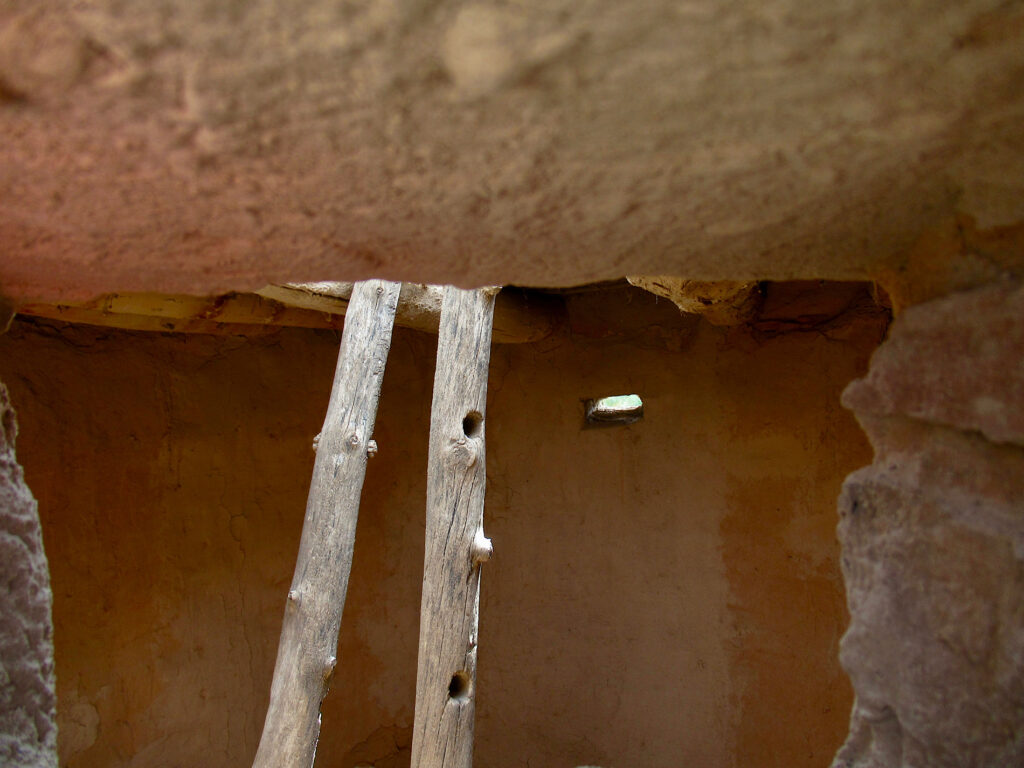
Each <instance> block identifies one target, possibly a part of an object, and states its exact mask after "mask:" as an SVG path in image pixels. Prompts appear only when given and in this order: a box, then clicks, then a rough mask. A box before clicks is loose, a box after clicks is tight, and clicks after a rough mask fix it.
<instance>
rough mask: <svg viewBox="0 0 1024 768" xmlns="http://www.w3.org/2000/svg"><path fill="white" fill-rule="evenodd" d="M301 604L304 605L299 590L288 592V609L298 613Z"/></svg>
mask: <svg viewBox="0 0 1024 768" xmlns="http://www.w3.org/2000/svg"><path fill="white" fill-rule="evenodd" d="M301 604H302V594H301V593H300V592H299V590H297V589H292V590H289V591H288V603H287V605H288V607H289V608H291V609H292V610H293V611H297V610H298V609H299V605H301Z"/></svg>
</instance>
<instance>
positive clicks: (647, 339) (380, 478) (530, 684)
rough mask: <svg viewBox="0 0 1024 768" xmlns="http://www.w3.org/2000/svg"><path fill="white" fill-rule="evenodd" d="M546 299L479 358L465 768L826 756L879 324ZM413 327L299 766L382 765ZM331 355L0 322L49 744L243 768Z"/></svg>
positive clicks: (420, 495) (412, 487)
mask: <svg viewBox="0 0 1024 768" xmlns="http://www.w3.org/2000/svg"><path fill="white" fill-rule="evenodd" d="M571 305H572V306H571V312H570V316H571V318H572V321H571V323H570V325H569V327H568V328H566V329H564V330H563V331H562V332H561V333H559V334H558V335H556V336H554V337H552V338H549V339H547V340H545V341H543V342H539V343H536V344H531V345H520V346H511V345H508V346H497V347H495V349H494V352H493V356H492V366H491V378H490V392H489V401H488V408H489V412H488V425H487V439H488V447H487V461H488V467H487V469H488V492H487V509H486V513H485V530H486V532H487V534H488V535H489V536H490V537H491V538H492V540H493V542H494V546H495V556H494V558H493V559H492V560H491V562H489V563H488V564H487V565H486V566H485V571H484V575H483V594H482V606H481V630H480V668H479V685H478V690H479V694H478V703H477V707H478V709H477V729H476V751H475V755H476V759H475V764H476V765H477V766H480V767H481V768H512V767H513V766H515V767H516V768H519V767H520V766H523V765H526V764H528V765H532V766H542V767H545V768H546V767H547V766H552V767H553V766H575V765H582V764H593V765H603V766H620V767H621V766H629V765H635V766H647V767H648V768H676V767H677V766H680V765H699V766H708V767H709V768H718V767H721V768H726V767H730V768H731V767H733V766H746V765H757V766H761V767H763V768H771V767H772V766H779V767H780V768H781V767H782V766H786V768H791V767H793V766H808V767H809V766H822V765H826V764H827V763H828V761H829V760H830V759H831V757H832V755H833V754H834V753H835V751H836V749H837V748H838V747H839V745H840V744H841V743H842V742H843V739H844V737H845V734H846V730H847V724H848V718H849V713H850V707H851V701H852V697H851V690H850V687H849V683H848V681H847V679H846V678H845V676H844V675H843V673H842V671H841V669H840V667H839V662H838V658H837V657H838V643H839V638H840V636H841V635H842V632H843V631H844V629H845V627H846V624H847V615H846V609H845V607H844V595H843V584H842V579H841V576H840V571H839V565H838V545H837V544H836V539H835V527H836V522H837V515H836V511H835V499H836V497H837V496H838V494H839V489H840V486H841V483H842V481H843V478H844V477H845V476H846V475H847V474H848V473H849V472H851V471H852V470H855V469H857V468H858V467H861V466H863V465H865V464H867V463H869V462H870V460H871V450H870V447H869V446H868V443H867V441H866V439H865V437H864V435H863V434H862V432H861V431H860V429H859V428H858V427H857V425H856V423H855V421H854V419H853V417H852V416H851V415H850V414H849V413H848V412H846V411H844V410H843V409H842V408H841V407H840V404H839V395H840V392H841V391H842V389H843V387H844V386H845V385H846V384H847V383H848V382H850V381H851V380H853V379H854V378H856V377H858V376H860V375H863V373H864V371H865V370H866V365H867V358H868V355H869V354H870V352H871V350H872V349H873V348H874V347H875V346H876V345H877V343H878V342H879V341H880V338H881V335H882V333H883V331H884V319H883V318H881V317H880V316H879V315H877V314H876V315H869V316H867V317H850V318H849V319H848V320H847V321H843V322H835V323H832V324H831V325H828V326H827V327H814V328H805V329H801V327H800V325H799V324H790V325H787V324H786V323H785V322H782V321H779V322H778V323H776V324H774V325H773V324H771V323H769V324H766V325H762V326H760V327H759V328H758V329H750V328H734V329H722V328H714V327H712V326H709V325H707V324H705V323H702V322H696V321H692V320H685V319H683V318H682V317H681V316H680V315H679V313H678V312H677V311H676V310H675V308H674V307H673V306H672V305H671V304H670V303H669V302H667V301H661V302H656V300H655V299H654V298H653V297H650V296H647V295H646V294H643V293H641V292H639V291H629V292H623V293H621V295H619V296H618V297H617V298H616V299H615V300H614V301H612V300H609V299H607V298H605V299H604V300H602V301H600V302H598V301H592V300H590V299H588V298H587V297H586V296H581V297H579V298H577V299H573V300H572V301H571ZM435 344H436V338H435V337H432V336H429V335H426V334H420V333H417V332H412V331H405V330H402V329H398V330H396V332H395V338H394V343H393V346H392V351H391V357H390V360H389V364H388V370H387V374H386V377H385V383H384V391H383V395H382V400H381V407H380V415H379V417H378V420H377V429H376V435H375V438H376V440H377V442H378V443H379V446H380V452H379V455H378V456H377V457H376V458H375V459H374V460H373V461H372V462H371V463H370V466H369V470H368V474H367V480H366V485H365V489H364V494H363V504H362V508H361V514H360V521H359V528H358V533H357V539H356V548H355V560H354V565H353V571H352V577H351V582H350V588H349V595H348V602H347V604H346V609H345V619H344V622H343V626H342V637H341V642H340V645H339V668H338V673H337V675H336V677H335V681H334V684H333V688H332V691H331V694H330V695H329V696H328V698H327V699H326V701H325V703H324V708H323V728H322V736H321V742H320V745H319V750H318V757H317V765H318V766H339V767H342V766H344V767H345V768H348V767H350V766H356V765H374V766H377V768H392V767H393V766H401V765H405V764H407V761H408V748H409V742H410V738H411V725H412V717H413V711H412V707H413V700H414V682H415V664H416V645H417V624H418V616H419V604H418V601H419V587H420V578H421V571H422V558H423V555H422V547H423V516H424V502H425V476H426V472H425V468H426V452H427V433H428V419H429V410H430V387H431V383H432V380H433V359H434V351H435ZM336 352H337V335H336V334H335V333H333V332H327V331H301V330H282V331H279V332H275V333H271V334H268V335H266V336H261V337H255V338H252V339H242V338H232V337H215V336H203V335H190V336H183V335H158V334H140V333H131V332H124V331H111V330H104V329H93V328H87V327H84V326H81V327H70V326H60V325H58V324H49V323H46V322H42V321H40V322H22V321H16V323H15V325H14V326H13V327H12V329H11V331H10V332H9V334H8V335H6V336H4V337H0V379H2V380H3V381H4V382H5V383H6V384H7V385H8V387H9V389H10V392H11V399H12V402H13V403H14V405H15V407H16V408H17V409H18V412H19V418H20V422H21V425H22V429H21V434H20V436H19V445H18V447H19V458H20V461H21V462H22V464H23V465H24V468H25V475H26V479H27V481H28V484H29V486H30V487H31V488H32V489H33V491H34V493H35V494H36V496H37V498H38V501H39V511H40V516H41V519H42V523H43V535H44V540H45V544H46V551H47V554H48V557H49V561H50V568H51V574H52V585H53V593H54V641H55V646H56V663H57V689H58V721H59V750H60V754H61V764H62V765H67V766H68V767H69V768H85V767H87V766H128V765H130V766H133V767H135V768H142V767H143V766H167V765H189V766H244V765H246V764H247V763H248V762H249V761H250V760H251V758H252V756H253V754H254V753H255V750H256V744H257V741H258V738H259V731H260V728H261V726H262V721H263V715H264V712H265V707H266V701H267V696H268V692H269V684H270V677H271V673H272V668H273V663H274V655H275V652H276V644H277V637H278V632H279V629H280V620H281V615H282V611H283V605H284V598H285V594H286V590H287V586H288V583H289V582H290V580H291V575H292V568H293V566H294V558H295V553H296V551H297V545H298V537H299V531H300V526H301V523H302V516H303V510H304V506H305V494H306V490H307V487H308V482H309V477H310V472H311V469H312V463H313V453H312V451H311V449H310V443H311V441H312V438H313V436H314V435H315V434H316V433H317V432H318V431H319V428H320V423H321V421H322V419H323V414H324V410H325V408H326V404H327V398H328V394H329V387H330V382H331V373H332V370H333V367H334V361H335V355H336ZM630 392H636V393H638V394H640V395H641V396H642V397H643V398H644V402H645V406H646V416H645V418H644V420H643V421H642V422H640V423H638V424H635V425H632V426H629V427H622V428H606V429H582V428H581V427H582V419H583V416H582V414H583V411H582V405H581V402H580V401H581V398H586V397H593V396H600V395H606V394H622V393H630Z"/></svg>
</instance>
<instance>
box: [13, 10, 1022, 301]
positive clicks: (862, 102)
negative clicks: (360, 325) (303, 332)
mask: <svg viewBox="0 0 1024 768" xmlns="http://www.w3.org/2000/svg"><path fill="white" fill-rule="evenodd" d="M1022 37H1024V16H1022V12H1021V8H1020V6H1019V5H1018V4H1015V3H1004V2H1000V1H999V0H962V1H961V2H957V3H949V2H945V1H944V0H921V1H920V2H914V3H906V2H902V1H901V0H863V1H862V2H858V3H855V4H844V3H819V2H810V1H809V0H739V2H731V3H722V2H719V0H689V1H688V2H679V1H678V0H651V1H649V2H644V3H622V2H619V1H618V0H589V1H588V2H579V0H548V1H547V2H543V3H505V2H497V1H496V0H351V1H350V2H344V3H339V2H335V0H308V1H307V2H304V3H302V4H301V7H292V5H291V4H287V3H281V2H264V3H244V2H224V0H160V2H150V3H143V4H139V3H126V2H125V1H124V0H88V1H87V2H72V1H71V0H9V2H6V3H4V5H3V8H2V9H0V135H2V136H3V137H4V141H3V142H2V143H0V197H2V199H3V201H4V204H3V207H2V209H0V247H2V249H3V253H4V258H3V261H2V262H0V289H2V290H3V291H4V292H6V293H8V294H9V295H12V296H14V297H19V298H21V297H35V298H47V299H53V298H55V297H57V296H61V295H77V296H80V297H81V296H83V295H86V294H95V293H98V292H102V291H112V290H127V289H134V290H157V291H171V292H190V293H208V292H213V291H223V290H228V289H245V288H257V287H259V286H261V285H263V284H265V283H267V282H271V281H283V280H336V279H356V278H359V277H366V276H378V277H392V278H402V279H405V280H419V281H429V282H436V283H444V282H459V283H463V284H468V283H474V284H478V285H479V284H506V283H510V282H517V283H520V284H545V285H572V284H578V283H583V282H588V281H592V280H596V279H603V278H611V277H621V276H622V275H624V274H656V275H657V274H675V275H680V276H683V277H686V278H693V279H734V280H746V279H780V278H793V277H803V278H817V277H824V278H832V279H850V278H855V279H863V278H865V277H871V276H874V275H876V274H877V273H878V272H879V271H884V270H897V271H898V270H899V269H900V268H901V267H902V266H903V265H904V261H905V257H906V254H907V252H908V249H909V248H910V247H911V246H912V245H913V244H914V243H915V242H916V241H917V240H918V239H919V238H920V237H921V235H922V233H925V232H930V231H932V229H933V228H934V227H936V226H938V225H939V224H940V223H942V222H948V221H950V220H951V217H952V215H953V214H955V213H957V212H960V213H963V214H966V215H968V216H970V217H972V218H973V219H974V220H975V221H976V223H977V226H978V227H980V228H982V229H984V230H990V229H993V228H996V227H1000V226H1005V225H1011V224H1021V223H1024V205H1022V202H1021V201H1022V200H1024V195H1022V194H1021V191H1022V190H1021V186H1022V182H1021V179H1024V143H1022V142H1024V138H1022V132H1021V131H1020V124H1021V120H1022V116H1024V89H1022V88H1021V82H1022V80H1024V62H1022V59H1021V57H1020V53H1019V52H1020V49H1021V45H1022ZM959 266H961V265H959V264H954V265H953V266H952V267H951V269H952V270H953V271H955V270H956V269H957V268H958V267H959ZM1018 266H1019V262H1018ZM922 273H923V274H926V273H927V270H922Z"/></svg>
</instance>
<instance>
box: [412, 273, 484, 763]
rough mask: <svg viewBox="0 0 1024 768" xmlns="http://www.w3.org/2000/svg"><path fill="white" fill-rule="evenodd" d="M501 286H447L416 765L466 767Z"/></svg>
mask: <svg viewBox="0 0 1024 768" xmlns="http://www.w3.org/2000/svg"><path fill="white" fill-rule="evenodd" d="M496 293H497V290H496V289H481V290H475V291H466V290H461V289H459V288H452V287H448V288H446V289H445V293H444V300H443V303H442V306H441V322H440V328H439V332H438V342H437V368H436V370H435V373H434V398H433V404H432V406H431V411H430V450H429V458H428V468H427V528H426V548H425V552H424V561H423V596H422V599H421V603H420V644H419V664H418V668H417V674H416V714H415V723H414V726H413V735H412V764H411V768H470V766H471V765H472V762H473V719H474V709H475V706H474V705H475V701H476V655H477V628H478V623H479V611H480V565H481V563H483V562H484V561H486V560H487V559H488V558H489V557H490V555H491V543H490V541H489V540H488V539H487V538H485V537H484V534H483V513H484V490H485V484H486V471H485V466H484V416H485V406H486V402H487V370H488V367H489V364H490V355H491V322H492V317H493V313H494V297H495V294H496Z"/></svg>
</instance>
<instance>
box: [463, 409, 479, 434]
mask: <svg viewBox="0 0 1024 768" xmlns="http://www.w3.org/2000/svg"><path fill="white" fill-rule="evenodd" d="M483 423H484V417H483V416H481V415H480V414H479V413H477V412H476V411H470V412H469V413H467V414H466V418H464V419H463V420H462V431H463V433H465V435H466V437H476V436H477V435H479V434H480V427H481V425H482V424H483Z"/></svg>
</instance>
